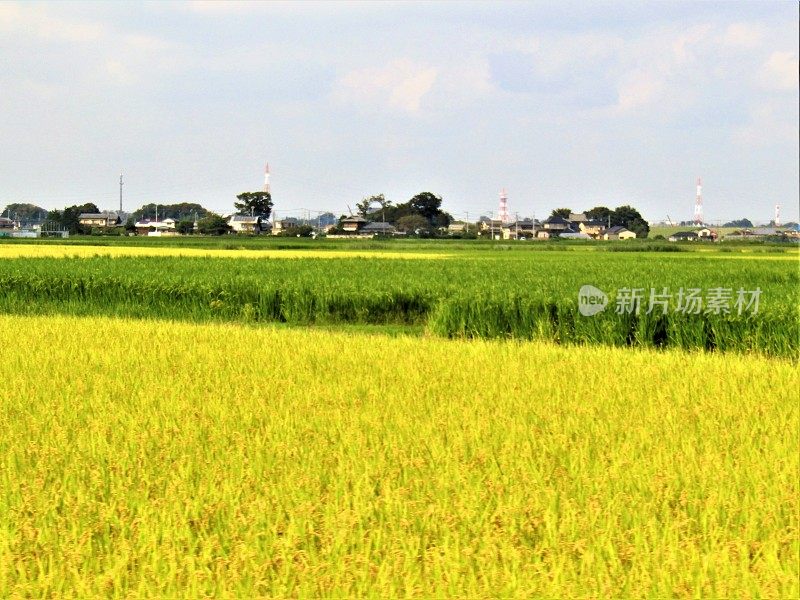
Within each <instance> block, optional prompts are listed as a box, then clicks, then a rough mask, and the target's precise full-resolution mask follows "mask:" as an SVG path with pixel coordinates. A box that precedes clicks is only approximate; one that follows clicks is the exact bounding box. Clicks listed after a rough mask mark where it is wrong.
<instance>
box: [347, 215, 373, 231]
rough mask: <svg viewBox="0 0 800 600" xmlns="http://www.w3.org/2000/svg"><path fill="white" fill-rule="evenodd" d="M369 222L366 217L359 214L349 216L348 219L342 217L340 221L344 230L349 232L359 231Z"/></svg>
mask: <svg viewBox="0 0 800 600" xmlns="http://www.w3.org/2000/svg"><path fill="white" fill-rule="evenodd" d="M367 223H368V221H367V220H366V219H365V218H364V217H357V216H356V217H354V216H350V217H347V218H346V219H342V220H341V222H340V224H341V226H342V230H344V231H345V232H347V233H358V232H359V231H361V229H362V228H363V227H364V226H365V225H366V224H367Z"/></svg>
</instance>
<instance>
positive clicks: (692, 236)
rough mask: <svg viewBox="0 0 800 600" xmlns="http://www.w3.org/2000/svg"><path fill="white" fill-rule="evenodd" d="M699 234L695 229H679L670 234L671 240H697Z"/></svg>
mask: <svg viewBox="0 0 800 600" xmlns="http://www.w3.org/2000/svg"><path fill="white" fill-rule="evenodd" d="M698 237H699V236H698V235H697V233H696V232H694V231H678V232H676V233H673V234H672V235H671V236H669V238H667V239H669V241H670V242H696V241H697V239H698Z"/></svg>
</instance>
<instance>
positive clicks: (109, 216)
mask: <svg viewBox="0 0 800 600" xmlns="http://www.w3.org/2000/svg"><path fill="white" fill-rule="evenodd" d="M78 223H80V224H81V225H85V226H86V227H114V226H115V225H117V224H118V223H119V217H118V216H117V214H116V213H110V212H103V213H81V214H79V215H78Z"/></svg>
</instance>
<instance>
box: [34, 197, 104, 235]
mask: <svg viewBox="0 0 800 600" xmlns="http://www.w3.org/2000/svg"><path fill="white" fill-rule="evenodd" d="M99 212H100V209H99V208H97V205H95V204H93V203H92V202H88V203H86V204H79V205H75V206H68V207H66V208H65V209H64V210H63V211H58V210H51V211H50V212H49V213H48V214H47V224H48V227H50V228H56V229H66V230H67V231H69V232H70V234H72V235H75V234H84V235H87V234H89V233H90V232H91V227H85V226H82V225H81V224H80V222H79V217H80V215H81V213H99Z"/></svg>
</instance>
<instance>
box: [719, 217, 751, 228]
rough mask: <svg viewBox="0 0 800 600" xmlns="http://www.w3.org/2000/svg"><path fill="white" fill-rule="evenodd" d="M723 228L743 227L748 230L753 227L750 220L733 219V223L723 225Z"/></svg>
mask: <svg viewBox="0 0 800 600" xmlns="http://www.w3.org/2000/svg"><path fill="white" fill-rule="evenodd" d="M723 227H744V228H746V229H750V228H752V227H753V222H752V221H751V220H750V219H734V220H733V221H728V222H727V223H725V225H723Z"/></svg>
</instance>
